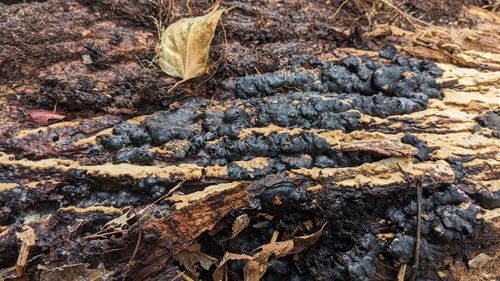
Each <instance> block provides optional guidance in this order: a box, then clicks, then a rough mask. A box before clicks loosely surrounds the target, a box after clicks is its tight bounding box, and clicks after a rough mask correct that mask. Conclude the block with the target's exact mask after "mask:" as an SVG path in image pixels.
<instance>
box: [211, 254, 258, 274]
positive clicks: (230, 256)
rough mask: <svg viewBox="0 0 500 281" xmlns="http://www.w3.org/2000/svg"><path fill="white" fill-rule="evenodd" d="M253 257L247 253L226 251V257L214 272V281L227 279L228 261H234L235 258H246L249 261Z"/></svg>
mask: <svg viewBox="0 0 500 281" xmlns="http://www.w3.org/2000/svg"><path fill="white" fill-rule="evenodd" d="M252 259H253V257H252V256H249V255H245V254H234V253H229V252H226V253H225V254H224V257H223V258H222V260H221V261H220V263H219V266H217V268H216V269H215V271H214V273H213V274H212V279H213V280H214V281H222V280H226V278H224V277H225V275H226V263H227V262H228V261H234V260H244V261H249V260H252Z"/></svg>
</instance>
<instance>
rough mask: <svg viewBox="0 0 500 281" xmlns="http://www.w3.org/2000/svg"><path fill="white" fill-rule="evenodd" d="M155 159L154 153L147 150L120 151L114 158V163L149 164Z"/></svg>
mask: <svg viewBox="0 0 500 281" xmlns="http://www.w3.org/2000/svg"><path fill="white" fill-rule="evenodd" d="M153 158H154V154H153V153H149V152H148V151H147V148H144V147H142V148H132V149H130V150H125V151H120V152H118V153H116V154H115V155H114V156H113V163H115V164H116V163H132V164H149V163H151V161H152V160H153Z"/></svg>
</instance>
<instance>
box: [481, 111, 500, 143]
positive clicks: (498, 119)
mask: <svg viewBox="0 0 500 281" xmlns="http://www.w3.org/2000/svg"><path fill="white" fill-rule="evenodd" d="M476 121H477V122H478V123H479V125H481V126H483V127H487V128H490V129H491V130H493V135H494V136H495V137H497V138H500V110H498V111H488V112H485V113H484V114H483V115H481V116H478V117H476Z"/></svg>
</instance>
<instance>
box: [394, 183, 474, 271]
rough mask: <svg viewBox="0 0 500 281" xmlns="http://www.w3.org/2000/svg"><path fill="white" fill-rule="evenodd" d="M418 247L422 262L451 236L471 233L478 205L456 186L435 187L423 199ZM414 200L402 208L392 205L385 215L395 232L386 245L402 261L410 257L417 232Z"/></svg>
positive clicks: (439, 250) (430, 258)
mask: <svg viewBox="0 0 500 281" xmlns="http://www.w3.org/2000/svg"><path fill="white" fill-rule="evenodd" d="M422 201H423V202H422V210H423V211H422V215H423V216H424V217H426V219H423V220H422V221H421V234H422V237H421V249H420V259H421V261H422V262H423V263H426V262H432V261H435V260H436V259H438V258H439V257H440V256H441V255H442V253H443V252H444V250H445V249H446V247H447V246H448V245H449V244H450V243H451V242H452V241H453V240H454V239H456V240H458V239H462V238H463V237H468V236H470V235H472V233H473V230H474V226H475V224H476V215H477V213H478V212H479V209H478V208H477V207H476V206H475V205H474V204H472V203H471V202H470V199H469V198H468V197H467V196H466V195H465V194H464V193H463V192H461V191H460V190H459V189H458V187H457V186H455V185H451V186H449V187H448V188H446V189H444V190H442V191H437V192H434V193H433V194H431V195H430V196H428V197H425V196H424V198H423V199H422ZM416 214H417V203H416V201H415V200H412V201H411V202H409V203H408V204H407V205H406V206H405V207H404V208H403V209H402V210H401V209H398V208H397V207H396V206H392V207H390V208H389V209H388V210H387V216H388V217H389V219H390V221H391V223H392V224H393V227H394V229H395V230H401V232H402V233H403V232H404V234H402V233H399V232H397V235H396V239H394V240H393V241H392V242H391V243H390V245H389V249H388V251H389V253H390V254H391V256H392V257H393V258H394V259H396V260H398V261H401V262H404V263H409V262H411V261H412V260H413V251H414V244H415V238H414V237H415V233H416V223H417V220H416Z"/></svg>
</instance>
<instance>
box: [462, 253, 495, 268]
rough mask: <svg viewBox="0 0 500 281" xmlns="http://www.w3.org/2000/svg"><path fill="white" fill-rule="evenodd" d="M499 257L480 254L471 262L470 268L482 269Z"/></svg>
mask: <svg viewBox="0 0 500 281" xmlns="http://www.w3.org/2000/svg"><path fill="white" fill-rule="evenodd" d="M496 258H497V257H490V256H488V255H487V254H485V253H480V254H478V255H477V256H475V257H474V258H472V259H471V260H469V267H470V268H481V267H483V266H485V265H486V264H488V263H489V262H491V261H492V260H494V259H496Z"/></svg>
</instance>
